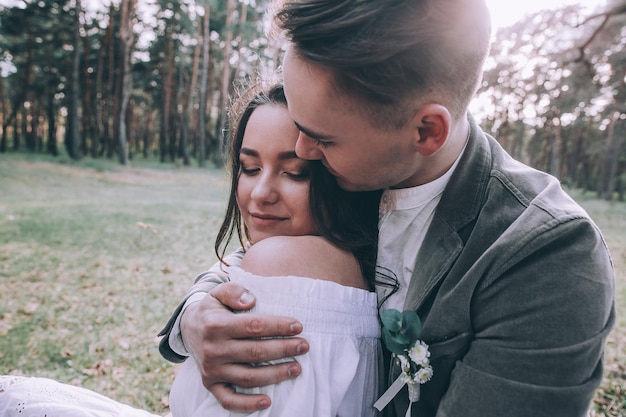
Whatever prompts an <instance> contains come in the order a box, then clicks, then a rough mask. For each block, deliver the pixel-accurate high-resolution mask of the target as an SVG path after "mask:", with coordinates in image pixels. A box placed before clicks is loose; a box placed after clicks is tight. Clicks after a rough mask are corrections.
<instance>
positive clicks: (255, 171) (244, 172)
mask: <svg viewBox="0 0 626 417" xmlns="http://www.w3.org/2000/svg"><path fill="white" fill-rule="evenodd" d="M259 172H261V168H258V167H250V168H248V167H246V166H245V165H243V164H242V165H241V174H242V175H248V176H251V175H256V174H258V173H259Z"/></svg>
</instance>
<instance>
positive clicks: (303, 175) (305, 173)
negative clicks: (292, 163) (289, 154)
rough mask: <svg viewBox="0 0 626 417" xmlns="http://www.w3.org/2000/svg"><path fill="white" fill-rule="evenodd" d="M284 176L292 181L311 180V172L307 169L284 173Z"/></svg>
mask: <svg viewBox="0 0 626 417" xmlns="http://www.w3.org/2000/svg"><path fill="white" fill-rule="evenodd" d="M285 174H286V175H287V176H288V177H289V178H291V179H292V180H294V181H308V180H309V178H311V172H310V171H309V170H308V169H304V170H298V171H285Z"/></svg>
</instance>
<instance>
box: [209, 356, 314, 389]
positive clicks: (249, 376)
mask: <svg viewBox="0 0 626 417" xmlns="http://www.w3.org/2000/svg"><path fill="white" fill-rule="evenodd" d="M301 372H302V368H301V367H300V364H299V363H298V362H296V361H295V360H288V361H286V362H283V363H280V364H275V365H257V366H252V365H248V364H230V365H227V366H224V367H222V368H221V369H220V373H219V375H218V374H216V373H215V372H209V373H207V375H206V379H205V376H203V383H205V384H208V383H210V381H229V382H230V383H231V384H233V385H236V386H238V387H242V388H255V387H261V386H266V385H272V384H278V383H280V382H283V381H287V380H289V379H294V378H296V377H297V376H298V375H300V373H301ZM205 386H206V385H205Z"/></svg>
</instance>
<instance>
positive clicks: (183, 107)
mask: <svg viewBox="0 0 626 417" xmlns="http://www.w3.org/2000/svg"><path fill="white" fill-rule="evenodd" d="M185 96H186V101H185ZM178 97H179V99H178V103H179V105H180V113H179V114H180V150H179V154H180V156H181V157H182V158H183V165H185V166H189V126H188V123H189V118H188V117H187V114H188V113H187V106H188V105H189V103H190V102H191V99H190V97H189V95H188V94H186V92H185V71H184V69H183V68H180V69H179V71H178Z"/></svg>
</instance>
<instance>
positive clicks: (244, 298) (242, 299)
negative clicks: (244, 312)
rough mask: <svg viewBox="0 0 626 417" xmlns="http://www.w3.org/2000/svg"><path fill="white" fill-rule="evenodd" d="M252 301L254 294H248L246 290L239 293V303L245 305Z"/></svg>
mask: <svg viewBox="0 0 626 417" xmlns="http://www.w3.org/2000/svg"><path fill="white" fill-rule="evenodd" d="M253 301H254V296H253V295H252V294H250V293H249V292H248V291H246V292H244V293H243V294H241V297H239V303H240V304H244V305H247V304H250V303H251V302H253Z"/></svg>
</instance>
